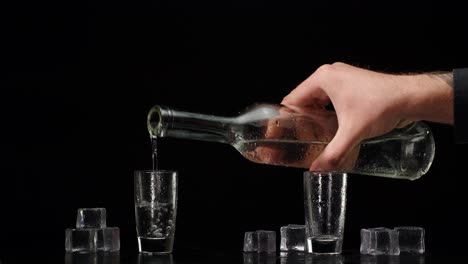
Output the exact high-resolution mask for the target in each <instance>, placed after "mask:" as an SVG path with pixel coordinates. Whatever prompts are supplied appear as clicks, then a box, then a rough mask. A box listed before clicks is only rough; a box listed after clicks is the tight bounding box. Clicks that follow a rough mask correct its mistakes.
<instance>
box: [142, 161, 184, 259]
mask: <svg viewBox="0 0 468 264" xmlns="http://www.w3.org/2000/svg"><path fill="white" fill-rule="evenodd" d="M134 193H135V220H136V231H137V237H138V249H139V252H140V253H146V254H169V253H171V252H172V249H173V245H174V234H175V226H176V212H177V172H176V171H163V170H157V171H154V170H147V171H135V172H134Z"/></svg>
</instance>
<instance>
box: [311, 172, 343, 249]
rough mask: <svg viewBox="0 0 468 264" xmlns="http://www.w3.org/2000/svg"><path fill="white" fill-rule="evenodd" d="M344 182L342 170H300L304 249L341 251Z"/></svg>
mask: <svg viewBox="0 0 468 264" xmlns="http://www.w3.org/2000/svg"><path fill="white" fill-rule="evenodd" d="M346 185H347V175H346V173H339V172H311V171H307V172H304V203H305V204H304V205H305V221H306V244H307V245H306V248H307V249H306V252H309V253H316V254H340V253H341V250H342V245H343V231H344V223H345V211H346Z"/></svg>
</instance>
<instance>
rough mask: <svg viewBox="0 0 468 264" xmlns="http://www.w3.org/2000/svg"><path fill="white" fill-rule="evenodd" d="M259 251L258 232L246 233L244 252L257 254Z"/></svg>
mask: <svg viewBox="0 0 468 264" xmlns="http://www.w3.org/2000/svg"><path fill="white" fill-rule="evenodd" d="M257 251H258V236H257V232H256V231H253V232H245V233H244V252H257Z"/></svg>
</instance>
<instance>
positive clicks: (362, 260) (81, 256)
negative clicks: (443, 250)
mask: <svg viewBox="0 0 468 264" xmlns="http://www.w3.org/2000/svg"><path fill="white" fill-rule="evenodd" d="M181 255H182V254H181ZM205 256H206V258H205ZM425 258H426V256H425V255H400V256H368V255H359V254H356V255H348V254H341V255H313V254H303V253H289V254H288V253H284V252H282V253H279V254H278V253H273V254H263V253H260V254H259V253H244V254H243V259H242V258H223V257H221V256H219V255H218V256H214V257H213V256H210V254H209V252H206V255H205V254H204V255H197V256H193V258H192V257H190V256H187V255H185V256H181V257H178V254H176V255H175V256H173V255H172V254H167V255H148V254H138V255H137V256H136V257H131V258H129V259H125V258H121V256H120V254H119V252H112V253H108V252H102V253H65V264H85V263H86V264H120V263H138V264H186V263H216V264H218V263H236V264H347V263H359V264H424V262H425ZM431 263H432V261H431ZM437 263H438V262H437ZM442 263H443V262H442Z"/></svg>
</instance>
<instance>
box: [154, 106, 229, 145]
mask: <svg viewBox="0 0 468 264" xmlns="http://www.w3.org/2000/svg"><path fill="white" fill-rule="evenodd" d="M231 124H232V119H231V118H225V117H218V116H212V115H204V114H198V113H191V112H183V111H177V110H174V109H170V108H166V107H162V106H154V107H153V108H152V109H151V110H150V112H149V114H148V131H149V132H150V136H151V137H175V138H185V139H192V140H203V141H211V142H218V143H228V139H229V135H230V125H231Z"/></svg>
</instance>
